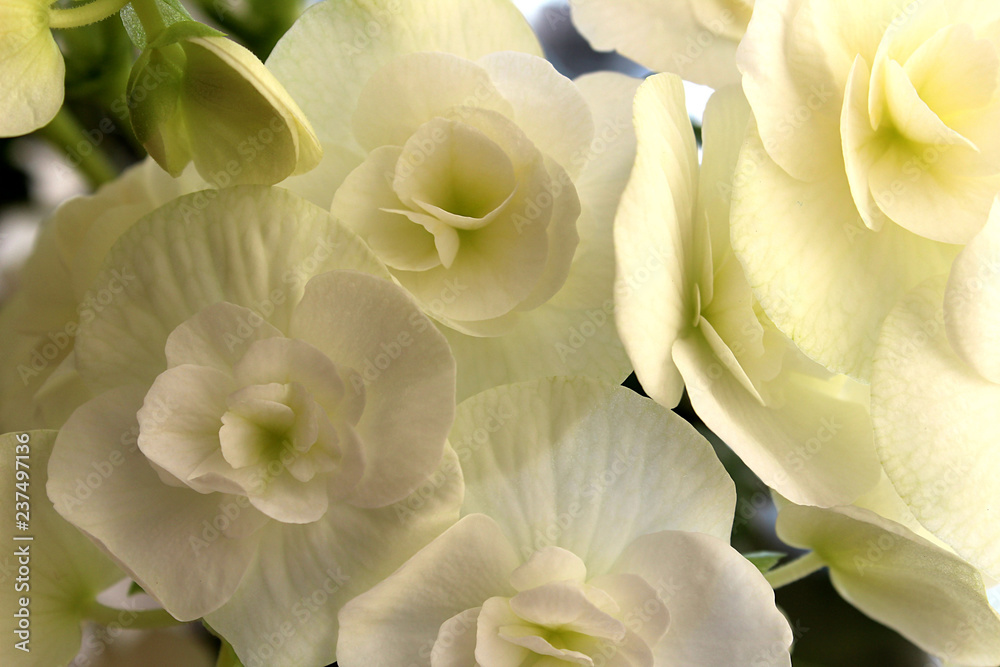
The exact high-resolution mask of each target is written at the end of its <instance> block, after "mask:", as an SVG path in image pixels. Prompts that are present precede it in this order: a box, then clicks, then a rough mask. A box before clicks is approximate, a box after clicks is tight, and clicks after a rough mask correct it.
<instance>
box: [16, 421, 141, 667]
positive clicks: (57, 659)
mask: <svg viewBox="0 0 1000 667" xmlns="http://www.w3.org/2000/svg"><path fill="white" fill-rule="evenodd" d="M55 438H56V432H55V431H29V432H18V433H8V434H6V435H3V436H0V475H2V477H0V492H2V493H3V494H4V498H5V499H6V500H5V509H6V511H5V512H4V516H3V517H2V518H0V528H2V530H3V531H4V535H6V536H7V546H6V547H5V548H4V553H3V555H2V556H0V566H2V572H3V576H2V578H3V593H2V594H0V611H2V613H3V631H4V634H5V635H6V641H4V643H3V646H0V659H2V660H3V662H4V664H6V665H22V664H28V663H29V662H30V663H31V664H45V665H65V664H67V663H69V662H70V661H71V660H72V659H73V656H74V655H76V653H77V651H78V650H79V649H80V640H81V622H82V620H83V618H84V617H85V616H86V613H87V606H88V605H89V604H92V603H93V602H94V598H96V597H97V594H98V593H100V592H101V591H102V590H104V589H105V588H107V587H108V586H110V585H111V584H113V583H114V582H115V581H117V580H119V579H121V577H122V573H121V570H119V569H118V567H117V566H115V564H114V563H113V562H112V561H111V560H110V559H109V558H108V557H107V556H106V555H104V554H103V553H102V552H101V550H100V549H98V548H97V547H96V546H95V545H94V544H93V543H92V542H91V541H90V540H88V539H87V537H86V536H85V535H83V534H82V533H80V531H78V530H77V529H76V528H75V527H74V526H72V525H70V524H69V523H67V522H66V520H65V519H63V518H62V517H61V516H59V515H58V514H57V513H56V512H55V510H54V509H53V508H52V503H51V502H50V501H49V499H48V498H46V497H45V484H46V479H47V477H48V474H47V472H46V471H47V468H48V462H49V457H50V456H51V453H52V444H53V442H54V441H55ZM18 471H20V473H19V472H18ZM18 475H20V477H19V476H18ZM15 494H22V495H17V496H16V497H15ZM15 503H17V504H15ZM21 503H23V505H22V504H21ZM22 512H23V516H19V515H18V513H22ZM22 519H24V520H25V521H26V523H27V524H28V528H21V527H18V526H17V525H16V524H15V521H20V520H22ZM22 566H23V569H22ZM25 572H27V573H28V574H27V576H25ZM25 603H26V604H25ZM22 608H23V609H26V612H21V609H22ZM25 614H27V616H25ZM22 619H24V622H26V623H27V624H28V626H27V628H26V630H27V631H25V628H21V627H20V622H21V620H22ZM19 630H20V631H21V632H22V633H23V634H21V635H18V631H19ZM26 639H27V640H28V641H26V642H25V643H24V644H23V646H24V648H25V649H27V650H30V653H28V652H24V651H22V650H20V649H18V648H17V646H16V644H18V643H20V642H22V641H24V640H26Z"/></svg>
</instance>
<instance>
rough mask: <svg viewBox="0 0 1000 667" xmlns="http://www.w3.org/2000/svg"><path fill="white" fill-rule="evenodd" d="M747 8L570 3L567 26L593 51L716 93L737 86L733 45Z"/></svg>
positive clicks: (645, 0)
mask: <svg viewBox="0 0 1000 667" xmlns="http://www.w3.org/2000/svg"><path fill="white" fill-rule="evenodd" d="M749 4H750V3H746V2H741V1H730V2H726V1H724V0H721V1H720V0H713V1H708V2H706V0H679V1H675V2H656V1H655V0H624V1H623V0H615V1H614V2H612V1H610V0H572V2H571V3H570V6H571V7H572V9H573V22H574V23H575V24H576V26H577V28H579V30H580V32H582V33H583V35H584V36H585V37H586V38H587V39H588V40H589V41H590V43H591V45H592V46H593V47H594V48H595V49H597V50H599V51H611V50H615V51H619V52H621V53H622V54H624V55H625V56H627V57H629V58H631V59H633V60H635V61H637V62H639V63H640V64H642V65H644V66H646V67H649V68H651V69H653V70H656V71H659V72H673V73H674V74H679V75H681V76H682V77H684V78H685V79H689V80H691V81H694V82H696V83H702V84H706V85H709V86H712V87H715V88H720V87H722V86H726V85H729V84H732V83H737V82H738V81H739V72H737V71H736V44H737V43H738V42H739V40H740V37H742V36H743V32H744V30H746V26H747V21H748V20H749V19H750V11H751V6H748V5H749Z"/></svg>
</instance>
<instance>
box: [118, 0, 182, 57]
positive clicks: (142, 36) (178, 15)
mask: <svg viewBox="0 0 1000 667" xmlns="http://www.w3.org/2000/svg"><path fill="white" fill-rule="evenodd" d="M137 1H138V2H155V3H156V9H157V10H158V11H159V12H160V16H161V17H162V19H163V23H164V25H166V26H167V27H168V28H169V27H170V26H172V25H173V24H175V23H180V22H182V21H194V19H192V18H191V15H190V14H188V11H187V10H186V9H184V5H182V4H181V3H180V0H137ZM121 17H122V23H124V24H125V31H126V32H128V36H129V38H130V39H131V40H132V43H133V44H135V48H137V49H139V50H140V51H141V50H143V49H145V48H146V42H147V40H146V29H145V28H144V27H143V26H142V21H140V20H139V15H138V14H136V11H135V9H133V7H132V5H131V4H128V5H125V7H124V8H123V9H122V11H121Z"/></svg>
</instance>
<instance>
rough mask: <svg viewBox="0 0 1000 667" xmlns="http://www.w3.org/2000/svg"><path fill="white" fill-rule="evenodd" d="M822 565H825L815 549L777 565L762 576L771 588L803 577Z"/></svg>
mask: <svg viewBox="0 0 1000 667" xmlns="http://www.w3.org/2000/svg"><path fill="white" fill-rule="evenodd" d="M824 567H826V563H824V562H823V561H822V560H821V559H820V557H819V556H817V555H816V552H815V551H810V552H809V553H807V554H806V555H805V556H801V557H799V558H796V559H795V560H793V561H792V562H790V563H785V564H784V565H779V566H778V567H776V568H774V569H773V570H771V571H770V572H768V573H767V574H765V575H764V578H765V579H767V583H769V584H771V588H781V587H782V586H787V585H788V584H790V583H792V582H793V581H798V580H799V579H803V578H805V577H807V576H809V575H810V574H812V573H813V572H817V571H819V570H822V569H823V568H824Z"/></svg>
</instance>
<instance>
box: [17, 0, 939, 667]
mask: <svg viewBox="0 0 1000 667" xmlns="http://www.w3.org/2000/svg"><path fill="white" fill-rule="evenodd" d="M60 1H61V2H62V1H67V2H68V0H60ZM663 1H665V2H666V1H670V0H663ZM515 2H516V4H517V5H518V7H519V8H520V9H521V10H522V11H523V12H524V14H525V16H526V17H527V18H528V20H529V21H530V22H531V24H532V26H533V27H534V28H535V31H536V32H537V33H538V35H539V38H540V40H541V42H542V44H543V46H544V48H545V52H546V56H547V57H548V59H549V60H550V61H551V62H552V63H553V65H554V66H555V67H556V68H557V69H558V70H560V71H561V72H562V73H563V74H565V75H566V76H568V77H571V78H572V77H576V76H579V75H581V74H584V73H586V72H591V71H595V70H616V71H620V72H624V73H626V74H629V75H632V76H636V77H643V76H645V75H647V74H648V72H647V71H646V70H644V68H642V67H640V66H639V65H636V64H635V63H633V62H631V61H629V60H627V59H625V58H623V57H621V56H619V55H617V54H615V53H597V52H595V51H593V50H592V49H591V48H590V47H589V45H588V44H587V42H586V41H585V40H584V39H583V38H582V37H581V36H580V35H579V34H578V33H577V32H576V31H575V30H574V28H573V24H572V22H571V20H570V11H569V7H568V5H567V3H566V2H552V1H549V2H546V1H544V0H515ZM184 4H185V5H186V6H187V7H188V8H189V9H190V10H191V11H192V13H195V14H196V18H200V19H202V20H204V21H206V22H207V23H210V24H214V25H216V26H217V27H219V28H220V29H222V30H223V31H225V32H227V33H228V34H230V35H231V36H232V37H234V38H235V39H237V40H238V41H241V42H242V43H244V44H245V45H246V46H248V47H249V48H251V50H253V51H254V52H255V53H256V54H257V55H258V56H259V57H261V58H265V57H266V55H267V53H269V52H270V49H271V48H272V47H273V45H274V43H275V41H276V40H277V38H278V37H279V36H280V35H281V34H282V33H283V32H284V30H285V29H286V28H287V26H288V25H289V24H290V22H291V20H292V19H294V13H289V12H288V11H287V7H288V5H290V4H296V3H294V2H282V0H277V1H274V0H189V1H186V2H185V3H184ZM295 9H296V11H297V9H298V7H297V6H296V8H295ZM196 10H200V14H199V13H198V12H197V11H196ZM282 10H283V11H282ZM57 32H58V37H59V39H60V40H61V44H60V45H61V47H62V49H63V52H64V53H65V54H66V62H67V73H66V104H67V107H68V108H69V109H70V111H72V114H73V116H74V117H75V118H76V121H77V122H78V123H79V125H80V126H81V127H82V128H84V136H85V137H86V139H84V140H82V141H81V140H80V138H79V136H76V137H74V138H73V139H72V140H69V139H68V138H67V137H66V136H65V135H61V134H60V133H59V132H57V131H55V130H54V129H53V128H51V127H50V128H44V129H43V130H40V131H39V132H36V133H35V134H33V135H30V136H27V137H18V138H14V139H0V304H2V302H3V300H4V299H5V297H6V296H7V295H9V294H10V293H11V292H12V291H13V290H14V289H16V286H17V271H18V268H19V266H20V265H21V263H22V262H23V261H24V259H25V257H26V256H27V254H28V253H29V252H30V250H31V247H32V244H33V241H34V237H35V233H36V231H37V229H38V226H39V224H40V223H41V222H42V221H43V220H44V219H45V218H46V217H47V216H48V215H49V214H50V213H51V212H52V210H53V209H54V208H55V207H56V206H57V205H58V204H59V203H60V202H62V201H65V200H66V199H68V198H69V197H72V196H74V195H78V194H85V193H87V192H89V191H91V190H92V188H93V185H94V182H95V174H97V176H98V177H100V175H101V174H102V173H103V174H104V176H105V177H110V176H112V175H113V174H115V173H118V172H120V171H121V169H123V168H124V167H126V166H127V165H129V164H131V163H132V162H135V161H137V160H139V159H141V158H142V157H143V151H142V148H141V146H140V145H139V144H138V143H137V142H136V140H135V138H134V136H133V135H132V132H131V128H130V127H129V124H128V119H127V116H126V117H123V116H122V115H121V114H116V113H115V112H114V110H115V109H116V108H118V109H121V108H123V107H122V106H121V105H120V104H118V105H116V104H115V102H116V101H118V100H120V99H122V95H123V93H122V91H124V89H125V81H126V79H127V77H128V72H129V68H130V66H131V63H132V59H133V57H134V56H133V52H132V45H131V42H130V41H129V39H128V37H127V36H126V35H125V32H124V29H123V28H122V25H121V22H120V21H119V20H118V19H113V20H108V21H104V22H102V23H98V24H95V25H92V26H89V27H87V28H82V29H77V30H70V31H57ZM686 92H687V98H688V110H689V113H690V115H691V119H692V124H693V125H694V127H695V128H696V130H699V129H700V124H701V117H702V112H703V110H704V107H705V104H706V102H707V101H708V97H709V96H710V95H711V92H712V91H711V89H710V88H707V87H705V86H698V85H695V84H686ZM87 128H94V129H87ZM97 145H100V147H101V151H95V150H94V147H95V146H97ZM98 154H100V155H99V156H97V157H95V155H98ZM84 160H86V161H87V162H88V165H89V166H90V168H89V169H88V172H89V173H90V177H89V178H88V177H85V176H84V175H82V174H81V172H80V171H79V170H78V169H76V168H75V167H74V165H75V164H79V163H80V162H82V161H84ZM626 385H628V386H630V387H631V388H633V389H635V390H636V391H639V392H641V391H642V390H641V387H639V386H638V383H637V382H636V380H635V377H634V376H633V377H631V378H630V379H629V380H628V381H627V382H626ZM677 411H678V412H679V413H680V414H681V415H682V416H684V417H685V418H686V419H688V420H689V421H690V422H692V423H694V424H696V425H697V426H698V427H699V428H701V429H702V430H703V431H704V432H705V434H706V435H707V436H708V437H709V438H710V439H711V440H712V441H713V443H714V444H715V446H716V449H717V451H718V453H719V456H720V458H721V459H722V461H723V463H724V464H725V465H726V467H727V468H728V470H729V472H730V474H731V475H732V476H733V478H734V480H735V481H736V485H737V489H738V493H739V502H738V505H737V512H736V521H735V525H734V529H733V546H734V547H735V548H736V549H738V550H739V551H741V552H743V553H748V552H753V551H780V552H785V553H790V552H791V551H792V550H791V549H790V548H789V547H787V546H785V545H783V544H782V543H781V542H780V540H778V538H777V537H776V536H775V534H774V530H773V525H774V519H775V512H774V507H773V505H772V504H771V500H770V495H769V493H768V490H767V488H766V487H765V486H764V485H763V484H762V483H761V482H760V481H759V480H758V479H757V478H756V477H755V476H754V475H753V473H751V472H750V471H749V470H748V469H747V468H746V467H745V466H744V465H743V464H742V463H741V462H740V461H739V459H737V458H736V456H735V455H733V454H732V452H731V451H730V450H729V449H728V448H727V447H726V446H725V444H723V443H722V442H721V441H719V440H718V439H717V438H715V437H714V435H712V434H711V433H708V432H707V430H706V429H705V428H704V425H702V424H701V423H700V421H699V420H698V418H697V416H696V415H695V414H694V412H693V411H692V410H691V409H690V406H689V405H688V404H687V403H686V402H683V403H682V404H681V405H680V406H679V407H678V408H677ZM776 597H777V602H778V605H779V606H780V607H781V608H782V609H783V610H784V612H785V613H786V615H787V616H788V619H789V622H790V624H791V626H792V628H793V631H794V634H795V641H796V644H795V651H794V655H793V664H794V666H795V667H931V666H932V665H936V664H938V663H937V662H935V661H933V660H932V659H930V658H928V657H927V656H926V655H924V654H923V653H922V652H921V651H919V650H917V649H916V648H915V647H913V646H912V645H911V644H910V643H909V642H907V641H906V640H904V639H903V638H902V637H900V636H899V635H897V634H896V633H895V632H893V631H891V630H889V629H887V628H885V627H883V626H881V625H879V624H878V623H875V622H874V621H872V620H870V619H868V618H867V617H865V616H864V615H862V614H861V613H860V612H858V611H856V610H855V609H854V608H853V607H851V606H850V605H848V604H847V603H846V602H844V601H843V600H841V599H840V597H839V596H838V595H837V593H836V592H835V591H834V590H833V588H832V586H831V585H830V581H829V578H828V577H827V575H826V572H825V571H822V572H818V573H816V574H814V575H812V576H810V577H808V578H806V579H804V580H801V581H798V582H796V583H794V584H791V585H789V586H787V587H785V588H782V589H779V590H778V591H777V592H776ZM166 639H167V638H165V637H161V636H158V637H157V638H156V641H164V640H166ZM155 654H156V651H155V650H153V652H152V655H153V656H155ZM130 655H131V656H133V657H132V660H139V661H138V662H131V661H130V660H128V659H123V660H122V662H121V663H120V664H122V665H125V664H135V665H139V664H142V665H146V666H147V667H155V665H157V664H160V663H156V662H155V657H150V655H151V654H150V652H149V651H148V650H143V651H138V650H137V652H135V653H131V654H130ZM137 655H144V656H145V657H143V658H136V657H135V656H137ZM150 660H153V662H150ZM116 664H119V663H116ZM162 664H164V665H167V664H173V663H162ZM190 664H191V665H194V664H195V663H193V662H192V663H190ZM684 667H695V666H684ZM734 667H739V666H734Z"/></svg>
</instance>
